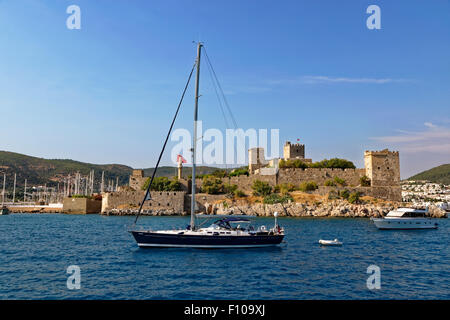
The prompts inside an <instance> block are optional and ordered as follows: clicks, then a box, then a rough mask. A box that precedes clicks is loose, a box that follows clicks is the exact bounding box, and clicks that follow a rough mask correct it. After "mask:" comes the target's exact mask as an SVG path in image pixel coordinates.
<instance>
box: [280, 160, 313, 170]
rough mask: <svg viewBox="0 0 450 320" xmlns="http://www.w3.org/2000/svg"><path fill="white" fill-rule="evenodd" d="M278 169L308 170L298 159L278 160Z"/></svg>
mask: <svg viewBox="0 0 450 320" xmlns="http://www.w3.org/2000/svg"><path fill="white" fill-rule="evenodd" d="M278 167H279V168H302V169H305V168H308V165H307V164H306V163H305V162H303V161H302V160H300V159H295V160H284V159H282V160H280V162H279V163H278Z"/></svg>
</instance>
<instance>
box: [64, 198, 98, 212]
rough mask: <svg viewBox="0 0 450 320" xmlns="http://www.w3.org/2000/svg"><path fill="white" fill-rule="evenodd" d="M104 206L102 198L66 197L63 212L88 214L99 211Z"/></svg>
mask: <svg viewBox="0 0 450 320" xmlns="http://www.w3.org/2000/svg"><path fill="white" fill-rule="evenodd" d="M101 208H102V202H101V201H100V200H94V199H88V198H64V200H63V209H62V211H63V213H73V214H87V213H99V212H100V210H101Z"/></svg>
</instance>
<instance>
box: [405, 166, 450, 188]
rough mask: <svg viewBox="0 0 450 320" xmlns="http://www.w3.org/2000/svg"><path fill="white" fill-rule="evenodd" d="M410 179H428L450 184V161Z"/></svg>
mask: <svg viewBox="0 0 450 320" xmlns="http://www.w3.org/2000/svg"><path fill="white" fill-rule="evenodd" d="M408 180H428V181H431V182H434V183H443V184H448V185H450V163H448V164H443V165H440V166H438V167H434V168H432V169H430V170H426V171H423V172H421V173H418V174H416V175H414V176H412V177H410V178H408Z"/></svg>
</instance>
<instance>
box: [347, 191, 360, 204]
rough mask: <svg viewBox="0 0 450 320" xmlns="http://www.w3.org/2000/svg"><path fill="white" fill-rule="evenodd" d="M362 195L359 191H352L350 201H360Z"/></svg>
mask: <svg viewBox="0 0 450 320" xmlns="http://www.w3.org/2000/svg"><path fill="white" fill-rule="evenodd" d="M360 196H361V193H359V192H352V193H350V195H349V196H348V199H347V200H348V202H350V203H359V198H360Z"/></svg>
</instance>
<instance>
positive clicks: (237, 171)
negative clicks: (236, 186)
mask: <svg viewBox="0 0 450 320" xmlns="http://www.w3.org/2000/svg"><path fill="white" fill-rule="evenodd" d="M242 175H246V176H248V175H249V173H248V167H242V168H237V169H234V170H233V171H231V172H230V174H229V175H228V176H230V177H239V176H242Z"/></svg>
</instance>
